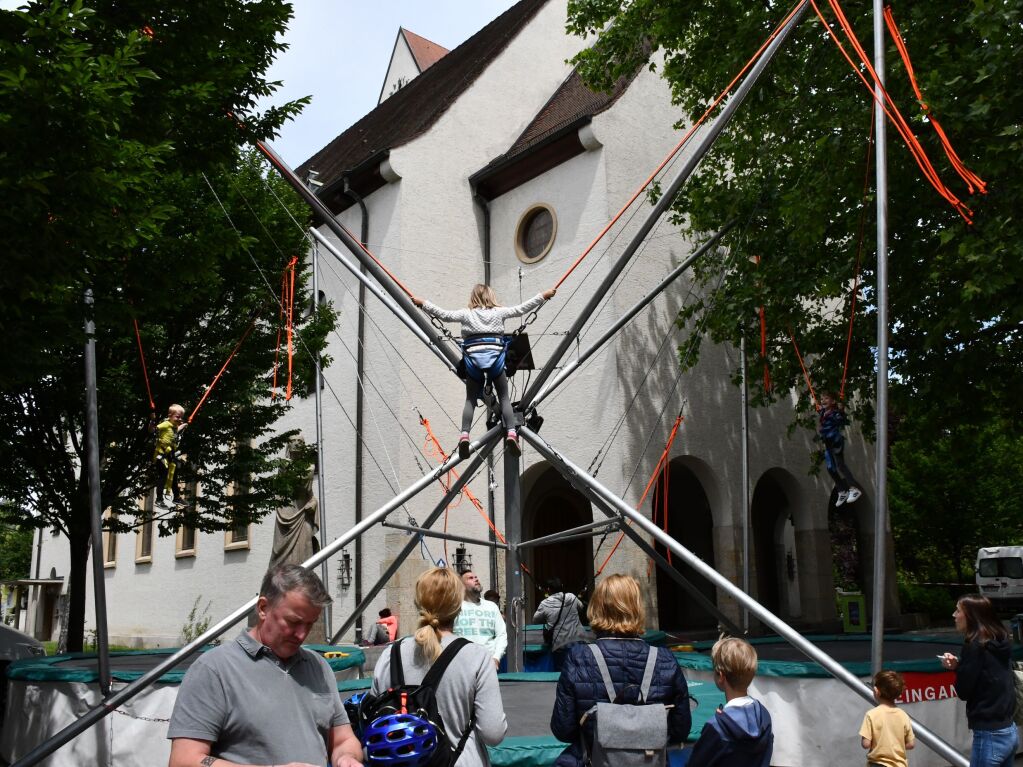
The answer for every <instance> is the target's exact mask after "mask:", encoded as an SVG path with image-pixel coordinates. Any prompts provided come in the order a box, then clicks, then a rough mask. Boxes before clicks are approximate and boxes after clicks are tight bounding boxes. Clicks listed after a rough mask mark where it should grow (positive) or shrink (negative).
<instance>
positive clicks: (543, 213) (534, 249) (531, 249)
mask: <svg viewBox="0 0 1023 767" xmlns="http://www.w3.org/2000/svg"><path fill="white" fill-rule="evenodd" d="M557 233H558V220H557V218H555V216H554V209H553V208H551V207H550V206H548V205H544V204H540V205H534V206H533V207H532V208H530V209H529V210H527V211H526V212H525V213H523V214H522V217H521V218H520V219H519V225H518V227H517V229H516V231H515V253H516V255H517V256H518V257H519V260H520V261H525V262H526V263H527V264H531V263H533V262H534V261H539V260H540V259H541V258H543V257H544V256H546V255H547V254H548V253H549V252H550V250H551V246H552V245H553V244H554V237H555V235H557Z"/></svg>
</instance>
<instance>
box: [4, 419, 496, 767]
mask: <svg viewBox="0 0 1023 767" xmlns="http://www.w3.org/2000/svg"><path fill="white" fill-rule="evenodd" d="M498 431H499V429H497V428H496V427H495V428H494V429H491V430H490V431H488V432H487V433H486V434H485V435H483V437H482V438H481V439H479V440H477V441H476V442H473V443H471V445H470V450H471V451H472V452H478V451H479V450H480V449H481V447H482V446H483V445H484V444H488V442H489V441H494V440H496V438H497V433H498ZM461 460H462V459H461V458H459V457H458V454H457V453H456V454H455V455H453V456H451V457H450V458H448V460H447V461H445V462H444V463H443V464H441V465H440V466H438V467H437V468H435V469H433V470H432V471H430V472H429V473H427V474H425V475H423V476H422V477H421V478H420V479H418V480H416V482H414V483H413V484H412V485H410V486H409V487H408V488H406V489H405V490H403V491H402V492H400V493H398V494H397V495H396V496H394V498H392V499H391V500H390V501H388V502H387V503H386V504H384V505H383V506H381V507H380V508H379V509H377V510H376V511H375V512H373V513H372V514H370V515H369V516H367V517H366V518H365V519H363V520H362V521H361V522H359V523H358V524H356V525H353V526H352V527H351V528H349V529H348V530H347V531H346V532H345V533H344V534H343V535H341V536H340V537H338V538H335V539H334V540H333V541H332V542H331V543H330V545H329V546H326V547H324V548H322V549H320V550H319V551H318V552H316V553H315V554H313V555H312V556H311V557H309V559H307V560H306V561H305V562H303V563H302V565H303V567H307V568H309V569H312V568H313V567H315V566H316V565H318V564H320V562H323V561H324V560H326V559H328V558H330V557H331V556H332V555H333V554H334V553H336V552H337V551H339V550H340V549H341V547H343V546H345V545H346V544H348V543H349V542H350V541H352V540H354V539H356V538H358V537H359V536H360V535H362V534H363V533H364V532H366V531H367V530H369V529H370V528H371V527H373V526H375V525H376V524H377V523H378V522H381V521H383V520H384V519H385V518H386V517H387V515H388V514H390V513H391V512H392V511H394V510H395V509H397V508H399V507H400V506H402V505H403V504H405V503H406V502H408V501H409V500H410V499H412V498H414V497H415V496H416V495H418V494H419V493H421V492H422V491H423V490H425V489H426V488H427V487H429V486H430V485H432V484H433V483H434V482H436V481H437V480H438V479H440V478H441V477H443V476H444V475H445V474H446V473H447V472H449V471H451V469H453V468H455V466H457V465H458V464H459V463H460V462H461ZM257 599H258V597H253V598H252V599H250V600H249V601H248V602H246V603H245V604H244V605H242V606H241V607H239V608H238V609H237V610H235V611H234V612H233V613H231V614H230V615H229V616H227V617H226V618H224V619H223V620H221V621H220V622H219V623H217V624H216V625H214V626H213V627H212V628H210V629H209V630H208V631H206V632H205V633H204V634H202V635H201V636H198V637H196V638H195V639H193V640H192V641H191V642H189V643H188V644H187V645H185V646H184V647H182V648H181V649H180V650H178V651H177V652H176V653H174V654H173V655H171V656H169V657H168V658H167V659H166V660H164V661H162V662H161V663H159V664H157V665H156V666H155V667H154V668H152V669H151V670H150V671H148V672H146V673H145V674H143V675H142V676H141V677H139V678H138V679H136V680H135V681H134V682H131V683H129V684H128V685H127V686H125V687H124V689H122V690H118V691H117V692H115V693H114V694H112V695H111V696H109V697H108V698H106V699H105V700H104V701H103V703H101V704H100V705H98V706H95V707H93V708H91V709H89V710H88V711H87V712H85V714H83V715H82V716H81V717H80V718H78V719H76V720H75V721H74V722H72V723H71V724H69V725H68V726H67V727H65V728H64V729H62V730H60V731H58V732H56V733H54V734H53V735H52V736H50V737H49V738H48V739H46V740H45V741H43V742H42V743H41V744H39V745H38V746H36V747H35V748H34V749H32V750H31V751H30V752H29V753H27V754H26V755H25V756H23V757H22V758H21V759H19V760H18V761H16V762H14V763H13V764H12V765H11V767H30V765H34V764H36V763H38V762H39V761H40V760H42V759H45V758H46V757H47V756H49V755H50V754H52V753H53V752H54V751H56V750H57V749H58V748H60V747H61V746H63V745H64V744H65V743H67V742H68V741H69V740H71V739H72V738H74V737H75V736H76V735H78V734H79V733H82V732H84V731H85V730H87V729H89V728H90V727H91V726H92V725H94V724H95V723H96V722H98V721H100V720H101V719H103V718H104V717H105V716H107V714H110V713H111V712H113V711H114V710H116V709H117V707H118V706H120V705H121V704H122V703H124V702H125V701H128V700H131V699H132V698H133V697H135V696H136V695H137V694H138V693H139V692H141V691H142V690H143V689H145V688H146V687H149V686H150V685H152V684H153V683H154V682H156V681H157V680H158V679H159V678H160V677H161V676H163V674H164V673H165V672H167V671H170V670H171V669H172V668H174V667H175V666H176V665H178V663H180V662H181V661H182V660H184V659H185V658H187V657H188V656H189V655H191V654H192V653H194V652H195V651H196V650H198V649H200V648H201V647H202V646H203V645H205V644H206V643H207V642H209V641H210V640H212V639H216V638H217V637H218V636H220V635H221V634H222V633H223V632H225V631H226V630H227V629H229V628H231V626H233V625H234V624H236V623H237V622H238V621H240V620H242V619H243V618H245V617H246V616H247V615H248V614H249V612H250V611H251V610H252V609H253V608H254V607H255V606H256V601H257Z"/></svg>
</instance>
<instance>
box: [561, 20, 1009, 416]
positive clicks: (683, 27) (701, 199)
mask: <svg viewBox="0 0 1023 767" xmlns="http://www.w3.org/2000/svg"><path fill="white" fill-rule="evenodd" d="M785 10H786V7H784V6H782V5H780V4H778V3H775V2H765V3H744V2H736V0H708V2H704V3H690V2H683V0H634V1H633V2H629V3H619V2H607V0H570V2H569V28H570V30H572V31H574V32H577V33H580V34H594V35H596V40H595V42H594V44H593V45H592V46H591V47H589V48H588V49H586V50H584V51H582V52H581V53H580V54H579V55H578V56H577V57H576V59H575V63H576V64H577V65H578V67H579V69H580V71H581V73H582V75H583V76H584V78H585V79H586V80H587V81H588V82H589V83H591V84H592V85H594V86H595V87H600V88H608V87H610V85H611V84H612V83H613V82H614V81H615V79H616V78H618V77H620V76H622V75H624V74H628V73H631V72H633V71H635V69H636V68H637V67H640V66H644V65H650V64H649V62H651V61H652V60H653V59H652V58H651V53H652V52H654V51H657V52H660V54H662V55H663V65H658V66H660V69H661V72H662V73H663V75H664V77H665V78H666V80H667V81H668V82H669V83H670V85H671V89H672V94H673V97H674V99H675V101H676V103H677V104H678V107H679V117H680V122H681V123H685V122H687V121H691V120H693V119H695V118H696V117H697V116H698V115H700V114H701V113H702V112H703V110H704V109H705V108H706V105H707V104H709V103H710V102H711V100H712V99H713V98H714V97H715V96H716V95H717V94H718V92H719V91H720V90H721V89H722V88H723V87H724V86H725V84H727V83H728V82H729V81H730V80H731V78H732V76H733V75H734V74H735V73H737V72H738V71H739V70H740V68H741V66H742V65H743V64H744V63H745V61H746V59H747V58H748V57H749V56H750V55H751V54H752V52H753V51H755V50H756V49H757V47H758V46H759V45H760V44H761V42H762V41H764V40H765V39H766V38H767V36H768V34H769V32H770V31H771V29H772V28H773V27H774V26H775V25H776V24H777V23H778V22H779V21H780V20H781V18H782V17H783V16H784V13H785ZM850 11H855V13H854V14H853V15H852V18H851V21H852V23H853V25H854V27H855V29H856V31H857V33H858V36H859V38H860V39H861V40H865V41H867V47H868V48H869V46H870V40H871V26H872V18H871V17H870V16H869V15H864V14H863V13H862V6H858V7H857V8H855V9H850ZM896 13H897V17H898V18H897V21H898V23H899V25H900V28H901V30H902V33H903V36H904V38H905V40H906V42H907V45H908V47H909V50H910V52H911V55H912V58H913V63H914V67H915V71H916V74H917V77H918V79H919V82H920V84H921V87H922V90H923V93H924V96H925V98H926V101H927V103H928V105H929V107H930V108H931V109H932V110H933V113H934V114H935V115H937V116H938V118H939V119H940V121H941V124H942V126H943V127H944V128H945V130H946V131H947V132H948V134H949V135H950V136H951V137H952V140H953V142H954V144H955V145H956V148H957V149H958V151H959V154H960V155H961V156H962V157H963V158H964V160H965V162H966V164H967V165H968V166H969V167H970V168H971V169H973V170H974V171H975V172H977V173H978V174H979V175H980V176H981V177H983V178H984V179H986V180H987V181H988V182H989V194H987V196H985V197H979V196H975V197H973V198H970V199H969V200H968V203H969V204H970V205H971V206H972V207H973V208H974V210H975V214H976V219H975V223H974V225H973V226H968V225H967V224H965V223H964V221H963V220H962V219H961V218H960V217H959V216H958V215H957V214H956V213H955V212H954V211H953V210H952V209H951V208H950V207H949V206H948V205H947V204H946V203H945V201H944V200H942V199H941V198H940V197H939V196H938V195H937V193H936V192H935V191H934V190H933V189H932V188H931V187H930V186H929V185H928V184H927V183H926V182H925V181H924V180H923V179H922V177H921V173H920V171H919V169H918V168H917V166H916V164H915V163H914V161H913V160H912V159H911V158H910V155H909V153H908V152H907V151H906V148H905V145H904V144H903V143H902V140H901V139H900V138H899V137H898V136H897V135H896V134H895V132H894V131H893V130H891V129H889V136H890V141H889V150H888V158H889V169H888V171H889V186H890V189H889V197H890V203H889V214H890V219H889V232H890V235H889V236H890V253H889V256H890V262H891V266H890V272H891V273H890V277H889V289H890V295H889V303H890V312H891V318H892V321H891V328H892V334H891V370H892V374H893V380H894V381H897V382H898V385H897V386H895V387H894V388H893V392H892V405H893V409H894V410H896V411H899V412H901V413H903V414H912V415H913V421H914V423H915V425H916V428H918V429H921V430H925V431H927V432H928V433H929V434H931V435H932V436H933V435H936V434H939V433H940V431H941V429H943V428H946V427H948V426H949V425H950V424H955V423H961V424H969V423H972V422H977V421H978V420H983V419H985V418H986V417H987V407H988V405H989V402H990V400H991V399H995V400H996V401H998V402H999V403H1000V407H1002V408H1005V409H1008V410H1010V411H1013V412H1018V410H1019V405H1018V398H1017V397H1015V396H1014V394H1015V392H1016V391H1018V390H1019V387H1020V384H1021V383H1023V366H1021V365H1020V364H1019V360H1020V359H1021V353H1023V340H1021V329H1023V302H1021V301H1020V300H1019V296H1020V295H1021V292H1023V291H1021V281H1023V231H1021V228H1020V227H1021V219H1020V217H1019V215H1018V211H1019V210H1020V209H1021V206H1023V199H1021V196H1023V182H1021V180H1020V179H1019V177H1018V174H1016V172H1015V170H1014V168H1015V164H1016V160H1017V159H1018V157H1019V155H1020V152H1021V149H1023V131H1021V121H1023V82H1021V80H1020V78H1019V77H1018V61H1017V60H1018V50H1019V48H1018V41H1019V36H1020V29H1021V21H1023V2H1021V0H1004V1H1003V2H976V3H965V2H964V3H951V4H949V3H946V4H942V5H941V6H940V7H938V6H935V5H934V4H927V3H917V4H908V5H904V6H900V7H899V8H897V9H896ZM886 56H887V61H888V85H889V90H890V91H891V93H892V94H893V97H894V98H895V99H896V101H897V102H898V103H899V104H900V105H901V107H902V111H903V113H904V114H906V115H907V117H908V118H909V119H910V120H911V122H912V125H913V128H914V130H915V132H916V135H917V136H918V137H919V138H920V139H921V141H922V142H923V144H924V146H925V147H926V150H927V152H928V153H929V156H930V157H931V158H932V160H933V161H934V163H935V165H936V166H937V167H938V169H939V172H940V173H941V174H942V176H943V178H945V179H946V180H948V183H949V185H950V186H951V187H952V189H953V190H954V191H955V192H956V193H957V194H958V195H959V196H961V197H966V196H967V192H966V190H965V189H964V186H963V184H962V183H960V182H959V180H958V179H957V178H956V177H954V175H953V174H952V172H951V171H950V169H949V163H948V162H947V161H946V159H945V157H944V155H943V154H942V152H941V150H940V148H939V147H938V144H937V141H936V140H935V137H934V133H933V131H932V130H931V128H930V126H929V125H928V124H927V123H926V120H925V119H924V118H923V116H922V114H921V112H920V110H919V109H918V107H917V105H916V103H915V96H914V95H913V93H912V91H911V90H910V88H909V85H908V80H907V77H906V72H905V68H904V67H903V65H902V64H901V62H900V60H899V57H898V55H897V53H896V51H895V48H894V47H893V46H892V45H891V44H889V45H888V48H887V51H886ZM651 66H652V65H651ZM871 119H872V115H871V101H870V97H869V95H868V93H867V91H866V89H865V88H864V87H863V85H862V83H860V81H859V80H858V78H857V77H856V76H855V75H854V74H853V72H852V70H851V68H850V67H849V66H848V64H847V63H846V62H845V60H844V59H842V58H841V56H840V55H839V54H838V52H837V50H836V49H835V47H834V45H833V43H832V42H831V41H830V40H829V39H828V33H827V32H826V31H825V29H824V27H823V25H822V24H821V23H820V21H819V20H818V19H817V18H816V17H815V16H814V14H813V12H812V11H811V12H810V14H809V15H808V16H807V17H806V18H805V19H804V21H803V22H802V23H801V24H800V26H799V27H798V29H797V30H796V32H795V34H794V35H793V36H792V38H791V39H790V40H789V42H788V43H787V44H786V46H785V47H784V49H783V50H782V52H781V53H780V54H779V55H778V56H777V57H776V59H775V61H774V62H773V63H772V64H771V65H770V68H769V70H768V72H767V73H766V75H765V76H764V77H763V78H762V80H761V83H760V84H759V85H758V86H757V88H756V90H754V92H753V93H752V94H751V95H750V97H749V98H748V99H747V100H746V102H745V103H744V104H743V106H742V108H741V110H740V112H739V114H738V115H737V117H736V119H735V120H734V121H733V122H732V123H731V125H730V126H729V127H728V128H727V129H726V130H725V131H724V133H723V134H722V136H721V138H720V140H719V141H718V142H717V144H716V145H715V147H714V148H713V150H712V151H711V153H710V155H709V156H708V157H707V159H706V160H705V161H704V162H703V164H702V165H701V166H700V168H699V169H698V171H697V173H696V174H695V176H694V177H693V178H692V179H691V180H690V182H689V183H688V184H687V185H686V186H685V187H684V188H683V190H682V192H681V194H680V195H679V196H678V199H677V200H676V201H675V203H674V212H675V214H676V220H677V221H678V222H679V223H680V224H681V225H682V226H683V227H684V228H685V229H687V230H688V231H690V232H706V231H712V230H716V229H718V228H719V227H720V226H721V225H722V224H723V223H724V222H725V221H726V220H728V219H729V218H731V217H733V216H735V217H737V218H738V219H739V222H740V225H739V226H738V227H737V228H736V230H735V231H734V232H733V233H732V234H731V235H730V236H729V238H728V245H729V247H730V248H731V249H732V251H733V253H734V254H735V258H733V259H731V260H730V262H729V263H730V268H729V269H727V270H726V271H725V274H724V277H723V279H722V281H721V282H720V285H719V284H718V278H719V276H720V273H721V271H722V267H721V265H720V263H715V262H713V261H704V262H702V263H700V264H698V265H697V267H696V276H697V280H698V281H699V282H700V284H701V285H702V287H703V289H704V292H703V298H702V300H700V301H697V302H695V303H693V304H691V306H690V307H689V308H687V309H686V310H684V311H683V312H682V313H681V315H680V318H679V319H680V322H683V323H685V322H689V326H690V327H700V326H704V323H705V327H706V329H707V336H709V338H710V339H712V340H714V341H728V342H731V343H733V344H737V343H738V341H739V339H740V337H741V336H742V335H744V334H745V335H746V336H747V337H748V338H756V337H757V336H758V335H759V326H758V320H757V310H758V308H759V307H761V306H763V307H764V308H765V313H766V320H767V330H768V345H767V355H766V360H762V359H760V358H759V350H757V349H755V348H754V349H753V350H752V354H751V361H750V364H751V367H752V368H753V369H756V368H757V367H759V365H760V364H761V363H762V362H764V361H766V362H767V363H768V364H769V366H770V370H771V374H772V379H773V381H774V382H775V389H774V391H773V392H771V393H766V394H765V393H764V392H763V391H762V390H759V391H758V401H760V402H764V401H766V400H769V399H771V398H773V397H778V396H781V395H782V394H784V393H786V392H788V391H791V390H792V389H793V388H794V389H796V390H797V391H799V392H801V393H802V396H803V398H804V399H803V401H804V404H807V399H808V393H807V391H806V386H805V384H804V383H803V380H802V374H801V372H800V370H799V365H798V362H797V360H796V357H795V354H794V353H793V349H792V345H791V343H790V341H789V338H788V332H787V330H788V329H789V328H791V329H792V332H793V333H794V334H795V336H796V338H797V340H798V342H799V345H800V347H801V350H802V351H803V353H804V354H805V356H806V357H807V358H808V360H809V362H810V366H811V374H812V375H813V377H814V385H815V386H817V387H821V386H833V387H837V385H838V383H839V381H840V379H841V375H842V370H843V356H844V349H845V338H846V332H847V328H848V307H849V298H850V292H851V283H852V280H853V276H854V272H855V263H856V258H857V246H858V242H859V236H858V232H859V230H860V226H861V224H860V219H861V214H862V215H864V216H865V221H864V224H863V227H864V230H865V231H866V232H867V237H866V240H865V243H864V253H863V266H862V274H861V277H860V279H861V286H860V290H859V293H860V296H859V299H860V303H859V307H860V308H859V310H858V311H859V319H858V321H857V323H856V326H855V331H854V339H853V344H852V356H851V361H850V369H849V383H848V388H847V391H848V392H849V393H850V394H852V395H860V396H852V397H850V401H851V403H852V408H853V409H854V410H858V411H859V412H858V416H859V420H860V423H861V425H866V426H869V423H870V422H871V421H872V418H873V413H872V409H871V408H872V405H871V403H872V401H873V390H874V374H875V373H874V371H875V364H874V363H875V356H874V355H875V341H874V333H875V326H876V319H875V316H876V315H875V311H876V305H875V299H876V295H877V292H876V288H877V285H876V270H875V267H874V253H873V250H874V246H873V236H872V233H873V231H874V226H875V223H874V199H873V195H872V193H870V192H868V194H867V195H866V196H864V194H863V188H864V179H865V177H867V173H868V169H867V165H866V160H867V156H868V148H869V147H868V136H869V135H870V124H871ZM869 177H870V178H871V179H872V175H870V176H869ZM754 257H760V262H759V264H757V263H756V262H755V260H754ZM696 320H700V322H696ZM701 341H702V338H701V336H699V335H693V336H692V337H691V338H689V340H688V341H687V346H692V347H694V348H698V347H699V344H700V342H701ZM750 346H751V347H753V346H755V345H754V344H750ZM683 351H684V349H683ZM682 356H683V358H685V355H684V354H683V355H682ZM691 359H693V360H695V355H693V356H692V358H691ZM752 383H753V384H754V385H755V386H756V385H758V383H757V381H753V382H752Z"/></svg>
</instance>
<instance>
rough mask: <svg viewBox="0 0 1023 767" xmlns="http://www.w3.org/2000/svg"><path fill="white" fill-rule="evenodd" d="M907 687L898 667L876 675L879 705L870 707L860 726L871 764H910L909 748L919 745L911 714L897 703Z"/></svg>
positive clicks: (903, 766)
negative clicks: (908, 758)
mask: <svg viewBox="0 0 1023 767" xmlns="http://www.w3.org/2000/svg"><path fill="white" fill-rule="evenodd" d="M905 689H906V682H905V681H904V680H903V679H902V674H900V673H899V672H898V671H878V672H877V673H876V674H875V675H874V699H875V700H876V701H877V702H878V704H879V705H877V706H875V707H874V708H872V709H870V711H868V712H867V714H866V716H864V717H863V724H862V725H861V726H860V745H861V746H863V747H864V748H865V749H867V765H868V767H909V762H908V761H907V759H906V752H907V751H909V750H911V749H912V748H913V746H915V745H916V739H915V738H914V737H913V725H912V723H911V722H910V720H909V716H907V715H906V712H905V711H903V710H902V709H901V708H898V707H897V706H896V705H895V700H896V698H898V697H899V696H900V695H902V692H903V690H905Z"/></svg>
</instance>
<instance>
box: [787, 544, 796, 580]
mask: <svg viewBox="0 0 1023 767" xmlns="http://www.w3.org/2000/svg"><path fill="white" fill-rule="evenodd" d="M785 574H786V575H788V576H789V580H790V581H794V580H795V579H796V558H795V557H794V556H792V552H791V551H786V552H785Z"/></svg>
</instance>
